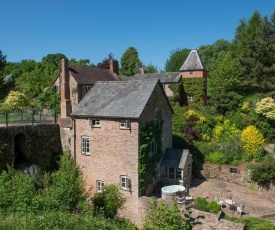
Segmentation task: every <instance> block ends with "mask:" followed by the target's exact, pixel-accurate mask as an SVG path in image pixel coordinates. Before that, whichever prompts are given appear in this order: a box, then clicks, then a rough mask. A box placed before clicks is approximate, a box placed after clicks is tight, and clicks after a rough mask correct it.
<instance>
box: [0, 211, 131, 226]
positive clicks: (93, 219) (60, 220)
mask: <svg viewBox="0 0 275 230" xmlns="http://www.w3.org/2000/svg"><path fill="white" fill-rule="evenodd" d="M0 229H13V230H45V229H62V230H73V229H81V230H90V229H102V230H110V229H112V230H121V229H125V230H136V226H135V225H134V224H133V223H131V222H130V221H129V220H116V219H106V218H105V217H104V216H100V215H93V214H92V212H90V211H85V212H82V213H71V212H62V211H41V212H40V213H39V215H38V214H35V213H32V212H27V213H20V214H19V213H14V214H9V215H4V214H3V215H0Z"/></svg>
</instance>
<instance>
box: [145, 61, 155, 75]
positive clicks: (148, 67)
mask: <svg viewBox="0 0 275 230" xmlns="http://www.w3.org/2000/svg"><path fill="white" fill-rule="evenodd" d="M144 70H145V73H158V67H157V66H155V65H153V64H152V63H150V64H148V65H145V66H144Z"/></svg>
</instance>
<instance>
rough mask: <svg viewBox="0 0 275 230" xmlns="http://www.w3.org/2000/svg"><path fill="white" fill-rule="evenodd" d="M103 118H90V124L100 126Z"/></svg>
mask: <svg viewBox="0 0 275 230" xmlns="http://www.w3.org/2000/svg"><path fill="white" fill-rule="evenodd" d="M100 121H101V120H100V119H99V118H89V125H90V126H92V127H100V124H101V122H100Z"/></svg>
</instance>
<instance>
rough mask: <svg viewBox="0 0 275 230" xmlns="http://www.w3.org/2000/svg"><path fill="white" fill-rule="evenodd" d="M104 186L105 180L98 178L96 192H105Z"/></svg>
mask: <svg viewBox="0 0 275 230" xmlns="http://www.w3.org/2000/svg"><path fill="white" fill-rule="evenodd" d="M103 188H104V181H103V180H97V181H96V192H100V193H101V192H103Z"/></svg>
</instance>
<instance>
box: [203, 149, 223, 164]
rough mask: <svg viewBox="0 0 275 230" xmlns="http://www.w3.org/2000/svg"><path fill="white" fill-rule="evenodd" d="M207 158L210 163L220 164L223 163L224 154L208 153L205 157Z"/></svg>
mask: <svg viewBox="0 0 275 230" xmlns="http://www.w3.org/2000/svg"><path fill="white" fill-rule="evenodd" d="M207 160H209V161H210V162H212V163H215V164H220V165H221V164H223V163H224V154H223V153H221V152H213V153H210V154H209V155H208V157H207Z"/></svg>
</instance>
